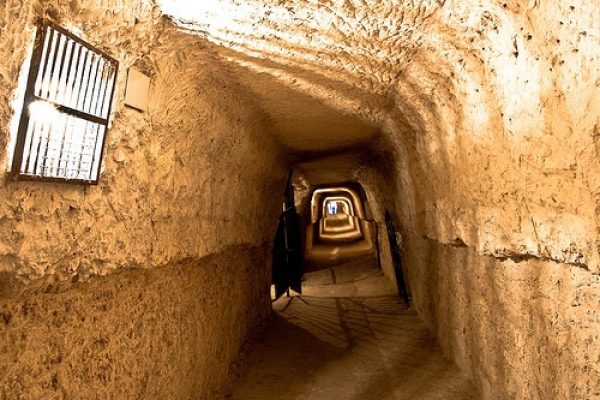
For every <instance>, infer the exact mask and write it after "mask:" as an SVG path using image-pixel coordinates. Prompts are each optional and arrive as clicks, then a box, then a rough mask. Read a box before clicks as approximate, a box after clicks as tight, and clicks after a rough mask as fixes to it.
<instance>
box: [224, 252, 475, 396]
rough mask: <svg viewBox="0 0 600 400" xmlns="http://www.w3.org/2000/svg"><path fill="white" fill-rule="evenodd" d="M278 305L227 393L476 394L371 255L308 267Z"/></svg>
mask: <svg viewBox="0 0 600 400" xmlns="http://www.w3.org/2000/svg"><path fill="white" fill-rule="evenodd" d="M273 309H274V311H275V312H274V315H273V318H272V319H271V320H270V321H269V323H268V324H267V325H266V327H265V330H264V331H263V332H262V334H259V335H258V336H257V337H256V339H255V340H254V341H253V342H252V343H251V344H250V346H249V347H248V350H247V352H246V354H245V356H244V358H243V361H242V362H241V366H240V367H239V369H238V376H237V377H236V378H235V380H234V381H233V383H232V385H231V387H230V389H229V392H228V393H227V394H226V395H225V396H224V398H227V399H237V400H263V399H269V400H277V399H286V400H290V399H327V400H336V399H339V400H342V399H344V400H345V399H348V400H350V399H352V400H375V399H377V400H381V399H413V400H414V399H423V400H425V399H440V400H441V399H443V400H451V399H478V398H479V397H478V396H477V395H476V391H475V389H474V387H473V385H472V384H471V383H470V381H469V380H468V379H466V378H465V377H464V376H463V375H461V373H460V372H459V371H458V370H457V369H456V367H454V366H453V365H452V364H451V363H450V362H449V361H447V360H446V359H445V358H444V357H443V356H442V354H441V353H440V351H439V349H438V348H437V346H436V343H435V341H434V339H433V338H432V336H431V335H430V334H429V333H428V331H427V330H426V329H425V326H424V325H423V324H422V323H421V322H420V320H419V318H418V317H417V315H416V314H415V313H414V312H413V311H412V310H410V309H407V307H406V305H405V304H404V303H403V302H402V301H401V300H400V299H399V298H398V297H397V296H396V294H395V290H394V287H393V286H392V285H391V283H390V282H389V281H388V280H387V279H386V278H385V277H384V276H383V274H382V273H381V271H380V270H379V269H377V268H376V266H374V265H373V263H370V262H364V260H363V262H358V263H348V264H344V265H338V266H335V267H331V268H328V269H325V270H321V271H317V272H312V273H309V274H307V275H306V276H305V281H304V293H303V295H302V296H293V297H291V298H287V297H285V296H284V297H282V298H281V299H279V300H278V301H276V302H274V303H273Z"/></svg>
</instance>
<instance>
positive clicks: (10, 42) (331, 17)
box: [0, 0, 600, 399]
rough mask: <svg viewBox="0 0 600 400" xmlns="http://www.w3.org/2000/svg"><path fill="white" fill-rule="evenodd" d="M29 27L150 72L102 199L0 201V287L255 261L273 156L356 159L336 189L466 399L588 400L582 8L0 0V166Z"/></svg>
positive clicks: (597, 267)
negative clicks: (346, 189) (400, 263)
mask: <svg viewBox="0 0 600 400" xmlns="http://www.w3.org/2000/svg"><path fill="white" fill-rule="evenodd" d="M161 12H164V13H166V14H168V15H172V16H173V17H175V18H176V19H177V21H178V22H179V23H180V24H181V26H183V27H184V28H186V29H187V33H191V34H193V35H189V34H186V33H185V32H181V31H178V30H175V29H173V28H171V27H170V25H169V24H168V22H165V21H164V20H163V19H162V18H161V17H160V14H161ZM43 14H48V15H50V16H52V17H53V18H54V19H56V20H57V21H58V22H61V23H64V24H65V25H67V27H74V28H77V29H79V30H80V31H81V32H82V34H84V36H85V37H86V38H87V39H88V40H90V41H91V42H92V43H94V44H96V45H97V46H99V47H101V48H102V49H104V50H106V51H108V52H109V53H111V54H113V55H115V56H117V57H118V58H119V59H120V61H121V62H122V66H123V67H125V68H126V67H128V66H131V65H135V66H137V67H138V68H139V69H141V70H142V71H144V72H145V73H147V74H149V75H151V76H152V77H153V80H154V83H153V85H154V89H153V96H152V104H151V110H150V112H148V113H146V114H138V113H137V112H134V111H132V110H129V109H126V108H124V107H123V105H122V101H121V100H120V99H122V93H123V81H124V75H122V76H121V77H120V83H119V89H118V90H119V93H118V99H119V101H118V102H117V105H116V111H115V115H114V120H113V121H114V122H113V128H112V129H111V130H110V132H109V136H108V143H107V149H108V151H107V153H106V159H105V162H104V174H103V176H102V181H101V184H100V185H99V186H98V187H92V188H85V189H84V188H81V187H71V186H58V185H50V184H35V185H34V184H29V183H14V182H9V181H8V180H6V179H5V180H3V181H2V190H1V193H0V271H5V272H6V274H5V275H6V279H4V278H3V282H8V284H6V285H4V284H3V285H2V286H0V288H1V287H4V286H7V287H12V286H13V284H14V285H17V282H21V281H25V282H29V281H33V280H35V279H38V278H42V277H46V278H44V279H49V278H48V277H47V276H48V275H53V276H54V277H57V278H58V279H59V280H64V279H68V278H71V279H82V280H85V279H87V278H88V277H91V276H94V275H97V274H107V273H109V272H111V271H120V270H126V269H127V268H128V267H132V266H136V267H142V268H151V267H157V266H160V265H166V264H168V263H171V262H177V261H178V260H182V259H185V258H191V259H194V260H198V259H199V257H202V256H203V255H206V254H211V253H217V252H219V251H220V250H222V249H223V248H225V247H226V246H230V245H236V244H247V245H250V246H254V247H256V246H263V245H264V243H266V242H267V241H268V240H270V239H271V236H272V233H273V228H274V224H275V223H276V216H277V211H278V209H279V207H280V203H279V199H280V197H279V193H280V192H281V182H282V180H283V173H282V168H281V166H282V163H281V161H282V160H281V159H280V154H281V152H280V150H281V148H280V147H279V146H278V145H277V142H280V143H282V144H283V145H284V146H287V147H288V150H290V151H294V152H300V153H299V154H297V156H299V157H300V158H301V156H302V155H303V154H304V155H306V153H305V152H306V151H310V152H312V153H314V152H318V151H319V150H328V151H331V150H335V146H336V145H337V144H339V145H343V146H346V149H351V148H352V146H360V147H362V148H365V147H367V145H368V146H369V149H367V150H370V152H371V153H370V154H371V155H370V157H368V158H366V159H363V161H364V163H362V164H361V165H359V166H358V167H359V168H357V169H356V170H355V171H354V176H355V177H356V178H357V179H358V180H359V181H361V182H362V183H363V185H364V186H365V188H366V189H367V193H368V196H369V200H370V201H375V202H377V204H376V205H373V206H372V209H373V210H374V212H373V214H374V218H375V219H376V220H378V221H382V218H381V216H382V212H383V210H384V209H389V210H391V211H392V212H393V214H394V215H395V217H396V220H397V223H398V226H399V227H400V228H401V229H402V236H403V248H404V251H405V254H406V267H407V269H408V272H409V274H408V275H409V280H410V283H411V288H412V291H413V294H414V297H415V303H416V308H417V311H418V312H419V314H420V315H421V317H422V318H423V319H424V320H425V321H427V323H428V324H429V326H430V327H431V328H432V329H433V330H434V331H436V332H438V338H439V340H440V343H441V344H442V346H443V348H444V349H445V351H446V352H447V354H448V355H450V356H452V358H453V359H454V360H455V361H456V362H457V364H458V365H459V366H460V367H461V368H463V369H464V370H466V371H469V372H470V373H472V374H473V377H474V378H475V382H476V383H477V385H478V386H479V388H480V390H481V391H482V393H483V394H484V396H485V397H486V398H494V397H497V398H507V399H512V398H518V399H537V398H539V399H544V398H556V399H570V398H585V399H588V398H591V399H596V398H600V394H598V392H597V388H598V387H600V385H599V384H598V382H599V380H600V378H599V374H600V372H599V371H600V356H599V355H598V348H600V319H599V317H598V309H599V308H600V307H599V292H600V288H599V280H600V103H599V102H598V98H600V7H598V2H597V0H582V1H577V2H575V1H573V2H565V1H561V0H549V1H543V2H542V1H539V0H528V1H517V0H504V1H499V0H483V1H479V2H477V3H474V2H464V1H459V0H446V1H443V0H422V1H416V0H392V1H387V2H382V1H374V0H360V1H359V0H347V1H336V2H323V1H316V0H292V1H287V2H285V4H283V3H282V2H281V1H279V0H260V1H259V0H245V1H242V0H214V1H196V2H188V1H176V0H160V1H159V2H158V4H154V3H152V2H150V1H143V0H140V1H139V2H138V1H135V0H92V1H86V2H74V1H67V0H56V1H52V2H48V1H41V0H29V1H25V2H23V1H19V0H6V1H4V2H2V3H0V22H2V23H1V24H0V29H1V34H0V60H1V61H0V131H1V134H0V161H2V163H4V159H7V157H8V155H9V153H8V152H5V150H4V148H5V147H6V146H8V147H9V150H10V145H9V141H10V135H9V121H10V118H11V115H12V113H13V110H12V108H11V106H10V103H11V101H12V96H13V95H14V93H15V90H16V88H17V80H18V76H19V71H20V69H21V66H22V64H23V62H24V60H25V58H26V51H27V48H28V44H29V43H30V39H31V31H30V29H29V27H31V26H32V24H33V21H34V19H35V17H36V16H39V15H43ZM125 68H123V70H125ZM191 99H192V100H191ZM265 114H268V115H265ZM349 121H351V122H349ZM271 130H273V133H274V137H275V138H274V139H272V138H270V136H269V135H266V134H265V133H267V132H268V131H271ZM375 137H377V138H378V139H377V140H375ZM312 155H313V156H314V154H312ZM343 169H344V171H343V174H346V173H347V171H346V169H347V168H346V167H344V168H343ZM340 174H341V175H343V174H342V173H340ZM341 175H338V176H341ZM329 176H335V174H333V175H331V174H330V175H329ZM465 258H466V259H465ZM425 260H429V262H425ZM387 271H388V274H389V271H390V270H389V268H388V269H387ZM115 276H116V275H115ZM509 299H510V302H509ZM240 301H241V300H240ZM257 312H259V310H258V311H257ZM32 323H33V320H32ZM32 326H33V325H32ZM39 326H42V324H41V322H40V325H39ZM440 332H444V333H446V332H448V333H449V336H448V335H446V336H445V334H442V333H440ZM521 345H522V346H521ZM565 347H568V349H565ZM563 371H566V372H565V374H564V375H565V376H564V377H563V376H562V374H563Z"/></svg>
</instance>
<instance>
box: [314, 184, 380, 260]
mask: <svg viewBox="0 0 600 400" xmlns="http://www.w3.org/2000/svg"><path fill="white" fill-rule="evenodd" d="M306 214H307V215H305V216H304V219H305V220H306V221H307V222H306V224H305V225H306V226H305V246H304V247H305V250H304V259H305V260H306V263H307V265H308V269H310V270H311V271H312V270H319V269H323V268H327V267H329V266H331V265H336V264H339V263H344V262H347V261H350V260H352V259H355V258H361V257H366V258H369V259H372V260H371V261H373V262H375V260H376V259H377V257H376V252H377V246H376V244H375V243H376V234H375V224H374V223H373V221H371V220H369V219H367V217H366V209H365V196H364V192H363V189H362V187H361V186H360V184H358V183H356V182H344V183H338V184H329V185H321V186H318V187H316V188H315V189H313V190H312V192H311V195H310V209H309V210H308V211H307V212H306Z"/></svg>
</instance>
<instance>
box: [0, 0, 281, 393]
mask: <svg viewBox="0 0 600 400" xmlns="http://www.w3.org/2000/svg"><path fill="white" fill-rule="evenodd" d="M43 15H47V16H49V17H50V18H52V19H53V20H54V21H56V22H58V23H60V24H61V25H63V26H65V27H66V28H68V29H70V30H72V31H74V32H76V33H78V34H80V35H81V36H82V37H84V38H85V39H86V40H88V41H89V42H90V43H92V44H93V45H95V46H97V47H99V48H100V49H102V50H104V51H106V52H107V53H109V54H111V55H113V56H114V57H116V58H117V59H119V61H120V74H119V77H118V86H117V91H116V98H115V107H114V113H113V117H112V128H111V129H110V130H109V131H108V134H107V142H106V151H105V158H104V162H103V173H102V175H101V179H100V184H99V185H98V186H93V187H83V186H73V185H64V184H62V185H60V184H50V183H31V182H14V181H12V180H10V179H9V177H8V174H7V173H6V174H5V168H4V166H5V165H6V164H7V163H8V158H9V156H10V154H11V153H12V143H11V129H10V120H11V117H12V115H13V113H14V111H15V110H14V109H13V106H14V105H17V106H18V105H19V102H18V101H16V102H15V101H13V99H14V97H15V95H16V94H18V93H19V92H18V90H17V86H18V80H19V75H20V73H21V69H22V66H23V64H24V62H25V60H26V58H27V56H28V51H30V48H31V46H30V44H31V41H32V38H33V35H34V30H33V26H34V23H35V20H36V18H37V17H39V16H43ZM211 47H213V46H212V45H211V44H210V43H206V42H203V41H201V40H200V39H198V38H195V37H192V36H190V35H186V34H184V33H181V32H178V31H177V29H176V28H175V27H174V26H173V25H172V24H171V23H170V22H169V21H168V20H165V19H164V18H162V17H161V13H160V10H159V9H158V8H157V7H156V6H154V5H153V4H152V3H151V2H147V1H136V0H93V1H85V2H79V1H67V0H57V1H52V2H50V1H41V0H40V1H37V0H36V1H33V0H32V1H20V0H7V1H1V2H0V165H2V169H3V171H2V174H1V177H0V314H1V316H2V318H0V398H1V399H5V398H6V399H13V398H32V399H34V398H48V399H49V398H65V399H66V398H70V399H72V398H144V399H151V398H156V399H164V398H169V399H186V398H211V397H210V396H211V393H212V390H215V389H217V388H218V387H219V386H220V385H221V384H222V382H224V380H225V378H226V376H227V371H228V367H229V365H230V363H231V362H232V361H233V359H234V357H235V355H236V353H237V351H238V349H239V346H240V345H241V343H242V342H243V340H244V339H245V336H246V334H247V333H248V331H249V330H250V329H251V328H253V327H254V326H255V325H256V324H257V323H259V322H260V321H261V320H262V319H264V318H265V317H266V315H267V314H268V312H269V310H270V308H269V301H268V285H269V282H268V266H269V265H270V258H269V257H267V256H266V255H267V252H268V248H269V246H270V241H271V240H272V235H273V232H274V230H275V227H276V223H277V211H278V210H279V208H280V204H279V203H278V201H275V200H276V199H278V198H280V197H281V196H282V195H283V186H282V185H283V178H284V175H285V165H283V163H282V160H281V158H280V156H279V154H280V151H279V145H278V144H277V143H276V142H275V141H274V140H273V139H271V138H270V136H268V135H267V133H268V127H267V125H266V123H265V121H266V118H265V116H264V114H263V113H262V112H261V111H260V110H258V109H257V108H256V107H255V106H253V104H252V102H251V99H250V98H249V96H248V95H247V94H245V92H244V90H243V88H242V87H241V86H240V85H239V83H237V81H236V79H235V76H234V75H233V74H232V73H231V72H230V69H229V68H228V67H227V65H225V64H223V63H222V62H221V61H220V58H219V57H218V56H217V55H215V52H214V51H213V50H212V49H211ZM131 66H135V67H136V68H137V69H139V70H141V71H143V72H144V73H146V74H148V75H149V76H151V78H152V90H151V98H150V109H149V111H148V112H146V113H139V112H138V111H135V110H132V109H129V108H126V107H125V106H124V104H123V97H124V91H125V79H126V75H127V69H128V68H129V67H131ZM13 103H14V105H13ZM265 193H271V194H272V196H271V197H268V199H270V200H271V201H270V202H269V201H267V202H265V195H264V194H265ZM248 248H250V250H249V249H248ZM207 257H208V258H207ZM99 275H108V276H105V277H99Z"/></svg>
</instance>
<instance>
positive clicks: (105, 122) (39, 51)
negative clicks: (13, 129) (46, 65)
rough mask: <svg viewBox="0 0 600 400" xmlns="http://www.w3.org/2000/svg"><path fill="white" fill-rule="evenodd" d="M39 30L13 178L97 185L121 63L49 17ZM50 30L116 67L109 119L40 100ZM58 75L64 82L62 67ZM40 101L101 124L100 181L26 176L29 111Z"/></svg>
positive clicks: (28, 78)
mask: <svg viewBox="0 0 600 400" xmlns="http://www.w3.org/2000/svg"><path fill="white" fill-rule="evenodd" d="M36 28H37V31H36V36H35V41H34V45H33V52H32V56H31V63H30V65H29V72H28V77H27V85H26V89H25V94H24V99H23V107H22V109H21V115H20V117H19V125H18V130H17V138H16V144H15V147H14V152H13V160H12V166H11V175H12V176H13V179H14V180H17V181H38V182H57V183H68V184H80V185H97V184H98V182H99V180H100V173H101V170H102V162H103V159H104V151H105V145H106V136H107V134H108V130H109V124H110V117H111V113H112V107H113V104H114V95H115V91H116V87H117V81H118V74H119V62H118V61H117V60H116V59H115V58H113V57H112V56H110V55H108V54H107V53H105V52H103V51H101V50H99V49H97V48H96V47H94V46H93V45H91V44H90V43H88V42H86V41H85V40H83V39H81V38H80V37H78V36H77V35H75V34H74V33H71V32H69V31H68V30H67V29H65V28H63V27H61V26H60V25H58V24H56V23H55V22H53V21H51V20H49V19H46V18H40V19H38V21H37V23H36ZM48 28H51V29H53V30H55V31H56V32H58V33H59V34H62V35H64V36H65V37H66V38H67V39H69V40H72V41H73V42H74V43H75V44H79V45H80V46H81V47H83V48H86V49H87V50H88V51H89V52H92V53H95V54H96V55H97V56H99V57H101V58H102V59H104V61H105V62H106V63H108V64H110V65H111V66H112V68H114V75H113V77H112V79H113V81H112V88H110V95H109V97H108V108H107V110H108V111H107V113H106V118H102V117H98V116H97V115H94V114H90V113H87V112H84V111H80V110H77V109H74V108H71V107H69V106H65V105H63V104H60V103H58V102H54V101H51V100H48V99H44V98H41V97H38V96H37V95H36V94H35V86H36V81H37V80H38V75H39V74H41V73H42V72H40V65H41V62H42V57H43V53H44V41H45V39H46V35H47V34H48ZM49 40H50V39H49ZM57 48H58V44H57ZM54 51H55V53H56V52H57V49H55V50H54ZM48 53H50V51H48ZM65 53H66V49H65V51H64V52H63V54H62V56H61V57H62V63H64V61H65V60H64V59H65V57H66V55H65ZM71 57H72V55H71ZM50 67H51V66H50ZM69 69H70V67H69ZM67 72H68V71H67ZM54 73H55V71H54V70H53V71H52V74H54ZM58 74H59V79H60V76H61V74H62V66H61V68H60V70H59V71H58ZM67 79H68V77H67ZM82 79H83V77H82ZM88 85H89V81H88ZM107 89H108V88H107ZM36 101H44V102H46V103H49V104H51V105H52V106H53V107H55V108H56V110H57V111H59V112H60V113H63V114H66V115H68V116H72V117H75V118H79V119H80V120H85V121H87V122H93V123H96V124H98V125H102V126H104V134H103V137H102V141H101V142H102V143H100V141H99V140H97V142H96V145H100V146H101V148H100V153H99V160H98V167H97V170H96V171H95V172H96V179H80V178H61V177H52V176H44V175H30V174H25V173H22V172H21V166H22V162H23V156H24V153H25V141H26V137H27V129H28V126H29V121H30V115H29V111H28V110H29V105H30V104H32V103H33V102H36ZM38 157H39V154H38ZM92 168H93V165H92V166H91V168H90V173H91V174H93V172H94V170H93V169H92Z"/></svg>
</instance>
